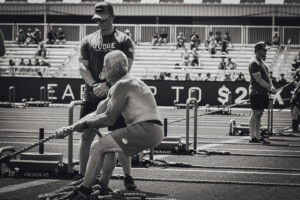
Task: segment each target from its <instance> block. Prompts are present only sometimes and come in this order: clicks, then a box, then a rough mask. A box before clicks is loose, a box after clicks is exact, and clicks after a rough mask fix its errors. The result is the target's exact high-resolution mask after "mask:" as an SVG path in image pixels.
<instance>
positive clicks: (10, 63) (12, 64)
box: [8, 59, 16, 67]
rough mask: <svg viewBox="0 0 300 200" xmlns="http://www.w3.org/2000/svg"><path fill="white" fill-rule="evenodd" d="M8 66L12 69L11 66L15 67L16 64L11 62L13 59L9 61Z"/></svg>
mask: <svg viewBox="0 0 300 200" xmlns="http://www.w3.org/2000/svg"><path fill="white" fill-rule="evenodd" d="M8 65H9V66H11V67H13V66H16V63H15V62H14V61H13V59H9V61H8Z"/></svg>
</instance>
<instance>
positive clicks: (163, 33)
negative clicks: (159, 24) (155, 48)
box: [158, 29, 168, 45]
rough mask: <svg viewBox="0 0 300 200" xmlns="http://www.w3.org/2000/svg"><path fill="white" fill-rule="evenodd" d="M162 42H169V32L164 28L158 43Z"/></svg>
mask: <svg viewBox="0 0 300 200" xmlns="http://www.w3.org/2000/svg"><path fill="white" fill-rule="evenodd" d="M162 43H164V44H166V43H168V34H167V33H166V31H165V29H162V31H161V34H160V35H159V38H158V45H161V44H162Z"/></svg>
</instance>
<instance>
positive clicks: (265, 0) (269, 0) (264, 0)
mask: <svg viewBox="0 0 300 200" xmlns="http://www.w3.org/2000/svg"><path fill="white" fill-rule="evenodd" d="M106 1H107V2H111V3H153V4H155V3H187V4H189V3H194V4H201V3H204V4H205V3H220V4H299V3H300V2H299V0H106ZM10 2H28V3H45V2H62V3H84V2H96V0H0V3H10Z"/></svg>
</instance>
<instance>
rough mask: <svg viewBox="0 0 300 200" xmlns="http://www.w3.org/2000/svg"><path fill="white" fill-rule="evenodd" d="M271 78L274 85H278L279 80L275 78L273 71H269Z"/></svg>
mask: <svg viewBox="0 0 300 200" xmlns="http://www.w3.org/2000/svg"><path fill="white" fill-rule="evenodd" d="M269 76H270V80H271V81H272V84H274V83H276V82H277V80H276V78H275V77H274V76H273V71H271V70H270V71H269Z"/></svg>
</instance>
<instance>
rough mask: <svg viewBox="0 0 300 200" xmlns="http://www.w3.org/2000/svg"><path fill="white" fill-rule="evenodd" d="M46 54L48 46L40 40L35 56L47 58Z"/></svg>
mask: <svg viewBox="0 0 300 200" xmlns="http://www.w3.org/2000/svg"><path fill="white" fill-rule="evenodd" d="M46 56H47V48H46V47H45V43H44V42H40V44H39V46H38V49H37V51H36V53H35V57H42V58H46Z"/></svg>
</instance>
